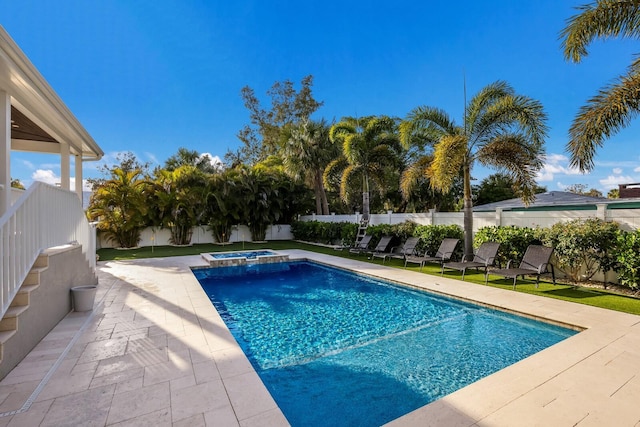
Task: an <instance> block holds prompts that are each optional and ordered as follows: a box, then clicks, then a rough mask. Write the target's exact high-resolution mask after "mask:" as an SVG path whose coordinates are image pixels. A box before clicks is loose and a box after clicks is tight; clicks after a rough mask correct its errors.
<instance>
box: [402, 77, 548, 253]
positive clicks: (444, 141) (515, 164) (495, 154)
mask: <svg viewBox="0 0 640 427" xmlns="http://www.w3.org/2000/svg"><path fill="white" fill-rule="evenodd" d="M546 118H547V117H546V114H545V113H544V110H543V108H542V105H541V104H540V103H539V102H538V101H535V100H533V99H531V98H528V97H525V96H522V95H517V94H516V93H515V91H514V90H513V89H512V88H511V86H509V85H508V84H507V83H505V82H500V81H498V82H495V83H492V84H490V85H488V86H486V87H485V88H483V89H482V90H481V91H480V92H478V94H477V95H475V96H474V97H473V98H472V99H471V100H470V101H469V103H468V104H467V105H466V106H465V113H464V117H463V125H462V126H460V125H458V124H456V123H455V122H454V121H453V120H452V119H451V118H450V117H449V116H448V115H447V113H446V112H444V111H443V110H440V109H437V108H434V107H418V108H415V109H414V110H413V111H411V112H410V113H409V115H408V117H407V119H406V120H405V121H404V122H403V124H402V125H401V126H400V134H401V138H402V141H403V143H404V144H408V143H410V141H411V140H412V139H413V138H414V137H415V135H416V134H420V135H421V136H422V137H423V138H425V139H427V140H429V141H431V143H432V144H433V150H434V151H433V161H432V162H431V167H430V168H429V169H428V175H429V179H430V182H431V186H432V187H433V188H435V189H436V190H441V191H448V190H449V189H450V188H451V187H452V185H453V184H454V182H455V180H456V178H457V177H459V176H460V174H462V181H463V201H464V208H463V211H464V236H465V239H464V240H465V257H470V256H472V255H473V212H472V207H473V202H472V198H471V169H472V168H473V165H474V163H475V162H476V160H477V161H478V162H480V163H481V164H482V165H483V166H493V167H495V168H497V169H499V170H501V171H503V172H504V173H506V174H507V175H509V176H510V177H511V178H512V179H513V180H514V183H515V184H516V187H517V188H518V193H519V196H520V197H521V198H522V199H523V201H524V202H525V203H529V202H531V201H532V200H533V198H534V191H535V188H536V182H535V176H536V172H537V171H539V170H540V169H541V168H542V155H543V154H544V138H545V136H546V133H547V127H546V124H545V122H546Z"/></svg>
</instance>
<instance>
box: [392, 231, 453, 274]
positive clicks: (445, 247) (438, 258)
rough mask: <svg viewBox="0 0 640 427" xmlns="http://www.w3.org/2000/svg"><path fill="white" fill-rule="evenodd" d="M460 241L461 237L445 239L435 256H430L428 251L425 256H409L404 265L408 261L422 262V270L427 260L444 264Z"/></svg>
mask: <svg viewBox="0 0 640 427" xmlns="http://www.w3.org/2000/svg"><path fill="white" fill-rule="evenodd" d="M459 241H460V239H444V240H443V241H442V243H440V247H439V248H438V251H437V252H436V254H435V255H434V256H429V255H428V254H427V253H426V252H425V254H424V256H415V255H411V256H407V257H405V259H404V266H405V267H406V266H407V263H408V262H413V263H416V264H420V271H422V267H424V264H425V263H427V262H435V263H439V264H440V265H442V264H444V263H445V262H447V261H449V260H450V259H451V256H453V252H454V251H455V250H456V246H458V242H459Z"/></svg>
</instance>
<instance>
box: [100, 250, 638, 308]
mask: <svg viewBox="0 0 640 427" xmlns="http://www.w3.org/2000/svg"><path fill="white" fill-rule="evenodd" d="M243 249H246V250H254V249H274V250H278V249H304V250H307V251H312V252H320V253H325V254H329V255H334V256H339V257H343V258H352V259H358V260H361V261H365V262H375V263H377V264H380V263H381V260H380V259H376V260H374V261H370V260H367V257H365V256H363V255H355V254H350V253H349V252H348V251H337V250H334V249H332V248H325V247H321V246H316V245H309V244H305V243H299V242H294V241H272V242H267V243H244V244H243V243H233V244H231V245H224V246H222V245H213V244H201V245H193V246H188V247H174V246H156V247H155V248H151V247H143V248H138V249H124V250H123V249H100V250H98V255H99V256H100V261H110V260H126V259H142V258H153V257H171V256H182V255H198V254H200V253H204V252H223V251H236V250H243ZM386 265H389V266H392V267H395V268H402V267H403V263H402V262H401V261H400V260H391V261H390V262H387V263H386ZM407 268H408V269H409V270H413V271H418V270H419V266H416V265H412V266H408V267H407ZM422 272H423V273H425V274H432V275H436V276H440V267H439V266H437V265H426V266H425V267H424V268H423V270H422ZM444 275H445V277H450V278H459V277H460V272H456V271H448V272H445V274H444ZM465 281H466V282H472V283H477V284H478V285H482V286H485V284H484V275H483V274H482V273H475V272H474V270H470V271H469V272H467V274H465ZM518 283H522V284H518V285H517V288H516V291H517V292H525V293H528V294H534V295H542V296H545V297H549V298H557V299H561V300H565V301H572V302H577V303H580V304H587V305H592V306H595V307H601V308H607V309H610V310H617V311H622V312H625V313H631V314H640V299H637V298H632V297H627V296H623V295H618V294H614V293H611V292H607V291H603V290H598V289H593V288H583V287H579V286H570V285H556V286H554V285H553V284H552V283H550V282H544V281H542V282H540V286H539V288H537V289H536V287H535V283H534V282H533V281H528V280H527V281H521V280H519V281H518ZM489 286H493V287H496V288H502V289H509V290H510V289H511V288H512V286H513V282H512V280H510V279H502V278H499V277H498V276H489Z"/></svg>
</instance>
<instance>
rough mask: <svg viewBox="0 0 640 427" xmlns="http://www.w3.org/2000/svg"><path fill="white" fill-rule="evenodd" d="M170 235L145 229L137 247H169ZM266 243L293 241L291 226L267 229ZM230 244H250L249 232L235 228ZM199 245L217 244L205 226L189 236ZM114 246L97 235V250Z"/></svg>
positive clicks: (157, 229)
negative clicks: (270, 241)
mask: <svg viewBox="0 0 640 427" xmlns="http://www.w3.org/2000/svg"><path fill="white" fill-rule="evenodd" d="M170 237H171V233H170V232H169V230H167V229H159V228H151V227H147V228H145V229H144V230H143V231H142V235H141V239H140V243H139V244H138V246H141V247H142V246H163V245H170V243H169V238H170ZM265 239H266V240H267V241H269V240H293V235H292V234H291V225H289V224H276V225H270V226H268V227H267V234H266V236H265ZM229 241H230V242H231V243H234V242H250V241H251V232H250V231H249V227H247V226H246V225H238V226H235V227H234V229H233V230H232V232H231V236H230V238H229ZM199 243H217V242H216V241H215V239H214V238H213V234H212V233H211V231H210V230H209V228H208V227H206V226H201V227H194V228H193V235H192V236H191V244H199ZM113 247H115V244H114V243H113V242H109V241H107V239H106V238H105V236H104V234H103V233H98V249H100V248H113Z"/></svg>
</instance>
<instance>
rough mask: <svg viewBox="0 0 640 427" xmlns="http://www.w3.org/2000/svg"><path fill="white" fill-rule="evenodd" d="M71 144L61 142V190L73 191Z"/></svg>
mask: <svg viewBox="0 0 640 427" xmlns="http://www.w3.org/2000/svg"><path fill="white" fill-rule="evenodd" d="M70 157H71V155H70V153H69V144H67V143H66V142H60V188H63V189H65V190H71V173H70V169H71V166H70V164H71V161H70Z"/></svg>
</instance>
